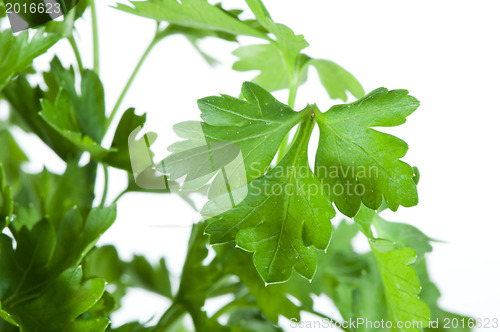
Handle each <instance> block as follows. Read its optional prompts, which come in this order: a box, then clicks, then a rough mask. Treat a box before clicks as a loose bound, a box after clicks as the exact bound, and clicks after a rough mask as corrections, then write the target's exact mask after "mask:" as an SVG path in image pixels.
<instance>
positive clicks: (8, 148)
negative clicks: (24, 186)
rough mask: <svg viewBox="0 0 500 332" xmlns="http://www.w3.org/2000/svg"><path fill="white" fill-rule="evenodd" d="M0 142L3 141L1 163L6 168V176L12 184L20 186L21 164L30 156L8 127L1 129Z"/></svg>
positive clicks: (0, 153)
mask: <svg viewBox="0 0 500 332" xmlns="http://www.w3.org/2000/svg"><path fill="white" fill-rule="evenodd" d="M0 142H2V149H1V150H0V163H2V166H3V168H4V171H5V178H6V179H7V180H8V181H9V183H10V184H11V185H15V186H16V187H18V185H19V178H20V176H21V172H20V166H22V165H23V164H24V163H25V162H27V161H28V157H27V156H26V154H25V153H24V151H23V150H22V149H21V148H20V147H19V145H18V144H17V142H16V140H15V139H14V137H12V134H11V133H10V131H9V130H8V129H6V128H4V129H0Z"/></svg>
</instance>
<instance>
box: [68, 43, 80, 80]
mask: <svg viewBox="0 0 500 332" xmlns="http://www.w3.org/2000/svg"><path fill="white" fill-rule="evenodd" d="M68 41H69V44H70V45H71V48H72V49H73V53H75V58H76V62H77V63H78V70H79V71H80V74H81V73H83V62H82V56H81V54H80V50H79V49H78V44H77V43H76V41H75V37H73V36H70V37H68Z"/></svg>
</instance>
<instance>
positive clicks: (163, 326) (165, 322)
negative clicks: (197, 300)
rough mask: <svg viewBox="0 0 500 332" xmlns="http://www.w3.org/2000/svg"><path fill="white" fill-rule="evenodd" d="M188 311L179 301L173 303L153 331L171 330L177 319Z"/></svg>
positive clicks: (164, 331) (163, 331)
mask: <svg viewBox="0 0 500 332" xmlns="http://www.w3.org/2000/svg"><path fill="white" fill-rule="evenodd" d="M186 313H187V310H186V308H185V307H184V306H183V305H182V304H181V303H179V302H177V301H175V300H174V302H173V303H172V305H171V306H170V308H168V310H167V311H166V312H165V313H164V314H163V316H162V317H161V318H160V321H159V322H158V324H157V325H156V327H155V328H154V329H153V332H166V331H169V330H170V329H171V328H172V326H173V325H174V324H175V323H177V321H178V320H179V319H180V318H182V317H183V316H184V315H185V314H186Z"/></svg>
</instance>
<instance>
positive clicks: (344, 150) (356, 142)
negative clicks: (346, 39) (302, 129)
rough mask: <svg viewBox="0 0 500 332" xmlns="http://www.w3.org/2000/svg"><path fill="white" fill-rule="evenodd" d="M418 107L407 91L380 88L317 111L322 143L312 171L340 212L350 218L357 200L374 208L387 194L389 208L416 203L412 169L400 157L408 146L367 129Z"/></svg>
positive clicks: (399, 119)
mask: <svg viewBox="0 0 500 332" xmlns="http://www.w3.org/2000/svg"><path fill="white" fill-rule="evenodd" d="M418 106H419V102H418V100H417V99H415V98H413V97H411V96H408V92H407V91H406V90H392V91H388V90H387V89H384V88H380V89H377V90H375V91H373V92H371V93H370V94H368V95H367V96H366V97H364V98H362V99H359V100H358V101H356V102H354V103H352V104H346V105H336V106H333V107H332V108H331V109H330V110H328V111H327V112H326V113H321V114H317V116H316V117H317V119H318V124H319V128H320V142H319V148H318V151H317V154H316V166H315V167H316V172H315V173H316V175H317V176H318V177H319V178H320V179H321V181H322V183H323V185H324V186H325V190H326V191H327V192H328V193H329V196H330V199H331V200H332V201H334V202H335V205H336V206H337V208H338V209H339V210H340V211H341V212H342V213H343V214H345V215H347V216H350V217H352V216H354V215H355V214H356V213H357V212H358V210H359V208H360V205H361V201H363V204H364V205H366V206H367V207H369V208H371V209H378V208H379V207H380V205H381V204H382V198H385V201H386V202H387V205H388V207H389V208H390V209H391V210H393V211H395V210H397V208H398V207H399V205H403V206H405V207H409V206H414V205H416V204H417V203H418V195H417V188H416V184H415V182H414V181H413V175H414V173H413V169H412V167H411V166H409V165H408V164H406V163H404V162H403V161H401V160H400V158H402V157H404V156H405V154H406V152H407V150H408V145H407V144H406V143H405V142H404V141H402V140H401V139H399V138H397V137H394V136H392V135H389V134H385V133H382V132H379V131H376V130H374V129H372V128H371V127H382V126H383V127H393V126H397V125H400V124H403V123H404V122H405V121H406V119H405V118H406V117H407V116H408V115H410V114H411V113H413V112H414V111H415V110H416V109H417V107H418Z"/></svg>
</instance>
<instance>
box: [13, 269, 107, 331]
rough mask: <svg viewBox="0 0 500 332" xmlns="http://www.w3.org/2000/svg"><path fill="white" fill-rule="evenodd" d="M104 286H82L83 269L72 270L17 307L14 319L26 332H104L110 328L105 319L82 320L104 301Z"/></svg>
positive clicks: (97, 283)
mask: <svg viewBox="0 0 500 332" xmlns="http://www.w3.org/2000/svg"><path fill="white" fill-rule="evenodd" d="M104 286H105V282H104V280H99V279H91V280H87V281H85V282H83V283H82V270H81V268H80V267H77V268H71V269H68V270H66V271H65V272H64V273H62V274H61V275H60V276H59V277H58V278H57V279H56V280H55V281H54V282H53V283H51V284H50V285H49V286H48V287H47V288H45V290H43V291H42V292H41V293H40V294H39V295H38V296H37V297H36V298H34V299H31V300H28V301H25V302H20V303H16V304H15V305H14V306H13V307H12V309H11V310H12V312H13V317H14V318H15V320H16V321H17V322H18V323H19V325H20V326H21V330H22V331H40V332H42V331H43V332H60V331H75V332H100V331H104V330H105V329H106V327H107V326H108V324H109V321H108V319H106V318H104V317H102V318H97V319H91V320H84V319H78V317H79V316H80V315H81V314H83V313H84V312H85V311H87V310H89V309H90V308H91V307H92V306H93V305H94V304H95V303H96V302H97V301H98V300H99V299H100V298H101V296H102V294H103V293H104Z"/></svg>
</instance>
